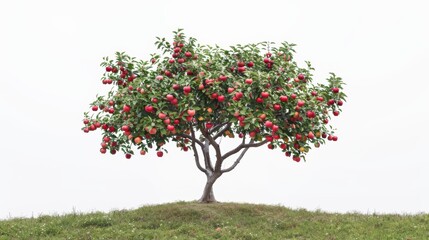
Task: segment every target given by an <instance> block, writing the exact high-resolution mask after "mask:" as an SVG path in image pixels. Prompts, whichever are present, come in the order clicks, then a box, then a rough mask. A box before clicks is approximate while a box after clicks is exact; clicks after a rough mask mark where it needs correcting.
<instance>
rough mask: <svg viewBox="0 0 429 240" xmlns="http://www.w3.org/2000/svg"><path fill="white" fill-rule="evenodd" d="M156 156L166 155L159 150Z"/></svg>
mask: <svg viewBox="0 0 429 240" xmlns="http://www.w3.org/2000/svg"><path fill="white" fill-rule="evenodd" d="M156 156H158V157H162V156H164V152H162V151H158V152H156Z"/></svg>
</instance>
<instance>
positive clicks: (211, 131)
mask: <svg viewBox="0 0 429 240" xmlns="http://www.w3.org/2000/svg"><path fill="white" fill-rule="evenodd" d="M227 124H230V123H228V122H225V123H221V124H218V125H216V126H215V127H213V128H212V129H211V130H210V131H208V133H209V134H212V133H214V132H216V131H217V130H219V128H221V127H223V126H225V125H227Z"/></svg>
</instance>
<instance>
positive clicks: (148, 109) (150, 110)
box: [144, 105, 153, 113]
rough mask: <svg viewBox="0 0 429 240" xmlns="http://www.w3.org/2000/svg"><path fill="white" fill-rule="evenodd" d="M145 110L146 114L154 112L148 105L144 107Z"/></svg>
mask: <svg viewBox="0 0 429 240" xmlns="http://www.w3.org/2000/svg"><path fill="white" fill-rule="evenodd" d="M144 110H145V111H146V112H149V113H150V112H152V111H153V107H152V106H151V105H147V106H145V107H144Z"/></svg>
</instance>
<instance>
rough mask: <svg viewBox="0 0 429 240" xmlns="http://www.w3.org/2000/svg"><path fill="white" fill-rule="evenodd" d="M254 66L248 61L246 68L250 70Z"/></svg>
mask: <svg viewBox="0 0 429 240" xmlns="http://www.w3.org/2000/svg"><path fill="white" fill-rule="evenodd" d="M254 65H255V64H254V63H253V62H252V61H250V62H248V63H247V67H250V68H251V67H253V66H254Z"/></svg>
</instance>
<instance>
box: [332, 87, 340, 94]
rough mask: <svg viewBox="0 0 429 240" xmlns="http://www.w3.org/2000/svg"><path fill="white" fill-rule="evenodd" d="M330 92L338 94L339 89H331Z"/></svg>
mask: <svg viewBox="0 0 429 240" xmlns="http://www.w3.org/2000/svg"><path fill="white" fill-rule="evenodd" d="M332 92H333V93H338V92H340V89H339V88H337V87H334V88H332Z"/></svg>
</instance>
